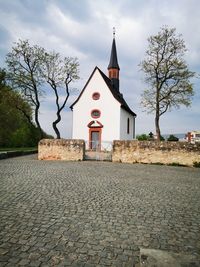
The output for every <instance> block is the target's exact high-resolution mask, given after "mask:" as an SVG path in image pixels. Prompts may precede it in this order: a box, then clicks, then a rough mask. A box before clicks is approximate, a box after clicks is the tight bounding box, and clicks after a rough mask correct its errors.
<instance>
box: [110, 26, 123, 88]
mask: <svg viewBox="0 0 200 267" xmlns="http://www.w3.org/2000/svg"><path fill="white" fill-rule="evenodd" d="M119 70H120V68H119V64H118V60H117V49H116V44H115V28H113V42H112V49H111V54H110V62H109V65H108V76H109V78H110V79H111V82H112V85H113V87H114V88H115V89H116V90H117V91H119Z"/></svg>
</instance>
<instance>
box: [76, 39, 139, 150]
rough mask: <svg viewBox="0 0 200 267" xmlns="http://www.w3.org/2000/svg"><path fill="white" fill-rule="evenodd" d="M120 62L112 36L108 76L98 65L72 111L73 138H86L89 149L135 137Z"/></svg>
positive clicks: (133, 120)
mask: <svg viewBox="0 0 200 267" xmlns="http://www.w3.org/2000/svg"><path fill="white" fill-rule="evenodd" d="M119 71H120V68H119V65H118V60H117V50H116V43H115V37H114V36H113V42H112V49H111V55H110V62H109V65H108V77H107V76H106V75H105V74H104V73H103V72H102V71H101V70H100V69H99V68H98V67H95V68H94V70H93V72H92V74H91V75H90V77H89V79H88V81H87V83H86V85H85V86H84V88H83V90H82V91H81V93H80V95H79V96H78V98H77V99H76V101H75V102H74V103H73V104H72V105H71V109H72V111H73V133H72V138H73V139H84V140H85V141H86V142H87V143H88V146H89V148H90V149H95V148H96V147H97V146H98V147H99V146H101V143H102V142H104V141H110V142H111V141H113V140H131V139H133V138H135V118H136V114H135V113H134V112H133V111H132V110H131V109H130V108H129V106H128V104H127V103H126V101H125V100H124V98H123V95H122V94H121V93H120V90H119Z"/></svg>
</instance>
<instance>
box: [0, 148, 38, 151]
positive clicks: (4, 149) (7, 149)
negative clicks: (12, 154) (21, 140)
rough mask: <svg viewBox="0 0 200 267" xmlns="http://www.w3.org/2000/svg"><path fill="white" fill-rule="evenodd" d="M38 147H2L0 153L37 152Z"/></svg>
mask: <svg viewBox="0 0 200 267" xmlns="http://www.w3.org/2000/svg"><path fill="white" fill-rule="evenodd" d="M35 150H37V147H0V152H4V151H5V152H7V151H35Z"/></svg>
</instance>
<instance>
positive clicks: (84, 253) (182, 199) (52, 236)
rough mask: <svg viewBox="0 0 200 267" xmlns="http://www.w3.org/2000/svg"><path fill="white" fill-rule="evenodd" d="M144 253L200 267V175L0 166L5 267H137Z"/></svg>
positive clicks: (129, 168) (106, 167)
mask: <svg viewBox="0 0 200 267" xmlns="http://www.w3.org/2000/svg"><path fill="white" fill-rule="evenodd" d="M139 248H151V249H162V250H167V251H172V252H178V253H179V252H181V253H185V254H187V253H188V254H192V255H195V257H196V259H197V261H196V263H197V262H198V263H199V265H195V266H200V261H198V260H199V255H200V170H199V169H195V168H186V167H185V168H184V167H169V166H154V165H140V164H134V165H131V164H120V163H118V164H115V163H108V162H77V163H76V162H59V161H57V162H54V161H37V160H36V157H35V156H26V157H19V158H12V159H6V160H1V161H0V266H1V267H3V266H6V267H9V266H10V267H14V266H33V267H45V266H49V267H50V266H51V267H53V266H59V267H60V266H84V267H90V266H91V267H92V266H95V267H96V266H119V267H123V266H127V267H128V266H131V267H133V266H135V265H136V264H137V263H138V262H139ZM136 266H137V265H136Z"/></svg>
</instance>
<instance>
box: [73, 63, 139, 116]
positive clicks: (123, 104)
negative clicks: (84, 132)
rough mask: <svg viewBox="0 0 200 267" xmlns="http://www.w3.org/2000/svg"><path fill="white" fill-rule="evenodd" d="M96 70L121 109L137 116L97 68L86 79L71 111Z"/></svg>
mask: <svg viewBox="0 0 200 267" xmlns="http://www.w3.org/2000/svg"><path fill="white" fill-rule="evenodd" d="M96 70H98V71H99V72H100V74H101V76H102V78H103V79H104V81H105V83H106V85H107V86H108V88H109V89H110V91H111V93H112V95H113V96H114V98H115V99H116V100H117V101H118V102H119V103H120V104H121V107H122V108H123V109H124V110H126V111H127V112H129V113H130V114H132V115H133V116H137V115H136V114H135V113H134V112H133V111H132V110H131V109H130V108H129V106H128V104H127V103H126V101H125V100H124V98H123V95H122V94H121V93H120V92H119V91H117V90H116V89H115V88H114V87H113V85H112V81H111V79H109V78H108V77H107V76H106V75H105V74H104V73H103V72H102V71H101V70H100V69H99V68H98V67H95V69H94V70H93V72H92V74H91V75H90V78H89V79H88V81H87V83H86V85H85V86H84V88H83V90H82V91H81V93H80V95H79V97H78V98H77V99H76V101H75V102H74V103H73V104H72V105H71V106H70V108H71V109H73V106H74V105H75V104H76V103H77V102H78V100H79V99H80V97H81V95H82V94H83V92H84V91H85V88H86V86H87V85H88V83H89V81H90V79H91V78H92V76H93V74H94V72H95V71H96Z"/></svg>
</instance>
